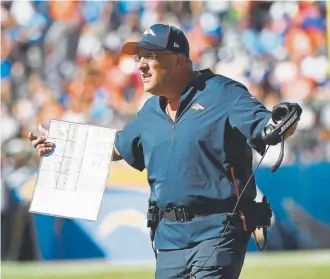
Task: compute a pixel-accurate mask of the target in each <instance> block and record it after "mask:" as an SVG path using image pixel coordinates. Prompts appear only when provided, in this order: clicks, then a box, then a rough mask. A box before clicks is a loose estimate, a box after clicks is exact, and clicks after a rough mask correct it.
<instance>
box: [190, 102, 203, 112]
mask: <svg viewBox="0 0 330 279" xmlns="http://www.w3.org/2000/svg"><path fill="white" fill-rule="evenodd" d="M191 108H192V109H193V110H196V111H203V110H205V108H204V107H203V106H202V105H201V104H199V103H194V104H193V105H192V106H191Z"/></svg>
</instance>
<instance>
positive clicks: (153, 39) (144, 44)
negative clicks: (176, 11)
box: [122, 24, 189, 58]
mask: <svg viewBox="0 0 330 279" xmlns="http://www.w3.org/2000/svg"><path fill="white" fill-rule="evenodd" d="M139 48H143V49H145V50H148V51H159V50H169V51H173V52H176V53H182V54H184V55H186V56H187V57H188V58H189V42H188V40H187V38H186V36H185V34H184V33H183V32H182V31H181V30H180V29H178V28H176V27H174V26H170V25H164V24H155V25H152V26H151V27H150V28H149V29H147V30H146V31H144V33H143V34H142V36H141V38H140V41H138V42H127V43H125V44H124V45H123V47H122V52H123V53H124V54H127V55H135V54H137V53H138V49H139Z"/></svg>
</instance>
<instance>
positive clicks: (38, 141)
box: [28, 124, 55, 156]
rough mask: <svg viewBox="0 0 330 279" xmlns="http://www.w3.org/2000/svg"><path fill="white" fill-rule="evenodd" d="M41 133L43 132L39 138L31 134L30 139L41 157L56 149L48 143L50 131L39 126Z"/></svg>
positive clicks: (52, 144)
mask: <svg viewBox="0 0 330 279" xmlns="http://www.w3.org/2000/svg"><path fill="white" fill-rule="evenodd" d="M38 130H39V132H41V134H42V136H40V137H37V136H35V135H33V133H32V132H29V134H28V139H29V141H31V143H32V145H33V147H34V148H36V149H37V152H38V154H39V156H42V155H45V154H47V153H49V152H51V151H52V150H53V148H54V147H55V145H54V143H52V142H47V141H46V137H47V135H48V130H46V129H45V128H44V127H42V125H41V124H39V126H38Z"/></svg>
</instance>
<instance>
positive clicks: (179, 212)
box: [161, 201, 235, 222]
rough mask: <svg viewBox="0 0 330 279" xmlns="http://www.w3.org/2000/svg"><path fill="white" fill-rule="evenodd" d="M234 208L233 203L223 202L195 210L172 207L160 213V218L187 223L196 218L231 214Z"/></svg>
mask: <svg viewBox="0 0 330 279" xmlns="http://www.w3.org/2000/svg"><path fill="white" fill-rule="evenodd" d="M234 207H235V202H234V201H230V202H223V203H219V204H218V205H216V206H215V205H213V206H212V205H210V204H208V205H205V206H203V207H201V206H199V207H196V208H187V207H183V206H178V207H173V208H170V209H168V210H165V211H161V214H162V218H164V219H165V220H167V221H170V222H188V221H191V220H192V219H194V218H197V217H203V216H209V215H213V214H222V213H231V212H232V211H233V209H234Z"/></svg>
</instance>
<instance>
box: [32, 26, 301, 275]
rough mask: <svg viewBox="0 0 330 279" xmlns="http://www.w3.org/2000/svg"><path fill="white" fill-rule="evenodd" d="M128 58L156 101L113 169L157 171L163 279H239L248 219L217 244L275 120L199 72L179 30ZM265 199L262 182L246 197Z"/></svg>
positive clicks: (126, 132)
mask: <svg viewBox="0 0 330 279" xmlns="http://www.w3.org/2000/svg"><path fill="white" fill-rule="evenodd" d="M196 43H198V42H196ZM122 50H123V52H124V53H125V54H127V55H135V60H136V62H137V65H138V70H139V71H140V73H141V78H142V81H143V85H144V90H145V91H146V92H149V93H151V94H152V95H154V96H153V97H151V98H150V99H149V100H148V101H147V102H146V103H145V105H144V106H143V108H142V109H141V110H140V111H139V112H138V114H137V116H136V118H135V119H134V120H133V121H132V122H130V123H128V124H127V125H126V127H125V128H124V129H123V130H122V131H120V132H119V133H118V134H117V138H116V142H115V152H114V157H113V160H119V159H122V158H123V159H124V160H125V161H126V162H127V163H128V164H130V165H131V166H132V167H134V168H136V169H138V170H140V171H142V170H143V169H145V168H146V169H147V171H148V181H149V184H150V187H151V194H150V201H151V203H153V204H155V205H156V206H157V208H159V210H160V211H161V213H162V217H163V218H162V220H161V221H160V223H159V225H158V227H157V230H156V235H155V247H156V249H158V259H157V265H156V278H158V279H162V278H167V279H169V278H183V277H184V276H186V275H188V276H189V274H191V273H194V277H195V278H206V277H207V278H221V279H223V278H226V279H232V278H238V277H239V274H240V272H241V268H242V265H243V262H244V257H245V252H246V247H247V244H248V240H249V237H250V235H251V231H250V230H245V229H244V228H245V224H244V222H243V221H244V218H242V217H244V216H241V215H240V214H235V215H234V216H233V217H232V218H231V223H230V225H229V226H228V229H227V231H226V233H225V235H224V238H223V239H222V241H221V242H220V243H219V245H217V243H218V242H219V239H220V236H221V233H222V232H223V230H224V226H225V221H226V213H228V212H231V211H232V210H233V207H234V202H235V201H236V200H237V194H239V193H240V191H242V188H243V187H244V185H245V183H246V182H247V180H248V178H249V176H250V175H251V173H252V152H251V148H250V146H249V145H248V144H247V140H249V141H250V143H251V145H253V146H254V148H256V149H257V150H258V151H259V152H260V153H263V152H264V149H265V144H264V143H263V141H262V139H261V136H260V135H261V132H262V130H263V128H264V127H265V126H266V125H267V123H269V122H270V121H271V120H270V119H271V112H270V111H268V110H266V109H265V107H264V106H263V105H262V104H261V103H260V102H259V101H258V100H257V99H255V98H254V97H252V96H251V95H250V93H249V92H248V91H247V89H246V88H245V87H244V86H243V85H241V84H240V83H238V82H236V81H234V80H231V79H229V78H226V77H224V76H216V75H214V74H213V73H212V72H211V71H210V70H208V69H207V70H203V71H199V72H194V71H193V69H192V62H191V60H190V59H189V43H188V41H187V39H186V37H185V35H184V34H183V32H182V31H181V30H179V29H177V28H175V27H172V26H168V25H161V24H156V25H153V26H151V27H150V29H148V30H146V31H145V32H144V33H143V35H142V37H141V40H140V41H139V42H129V43H126V44H124V46H123V48H122ZM39 130H40V131H41V132H43V133H44V134H46V133H47V130H45V129H44V128H43V127H40V129H39ZM294 130H295V127H294V128H293V129H292V130H291V131H290V133H288V134H287V135H286V137H288V136H290V135H292V134H293V132H294ZM29 139H30V140H31V141H32V142H33V145H34V146H35V147H36V148H37V150H38V153H39V155H40V156H42V155H44V154H45V153H47V152H50V151H51V150H52V148H53V144H52V143H47V142H46V141H45V135H44V136H43V137H36V136H34V135H33V134H32V133H30V134H29ZM255 196H256V186H255V182H254V180H253V179H252V180H251V182H250V183H249V185H248V187H247V188H246V191H245V192H244V195H243V197H244V199H246V200H253V199H254V198H255ZM242 220H243V221H242ZM213 250H214V253H213V254H212V256H211V257H210V258H209V259H208V257H209V255H210V254H211V253H212V251H213ZM207 259H208V260H207ZM206 260H207V261H206ZM205 261H206V262H205Z"/></svg>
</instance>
